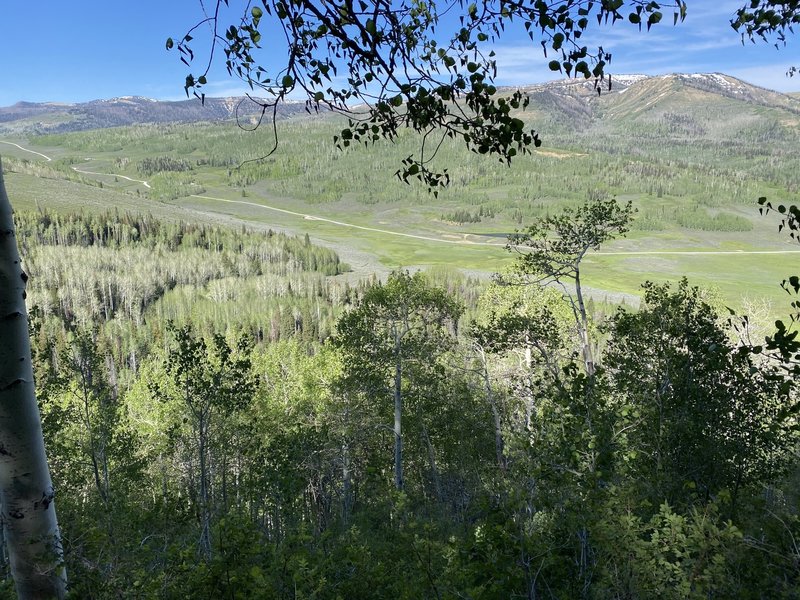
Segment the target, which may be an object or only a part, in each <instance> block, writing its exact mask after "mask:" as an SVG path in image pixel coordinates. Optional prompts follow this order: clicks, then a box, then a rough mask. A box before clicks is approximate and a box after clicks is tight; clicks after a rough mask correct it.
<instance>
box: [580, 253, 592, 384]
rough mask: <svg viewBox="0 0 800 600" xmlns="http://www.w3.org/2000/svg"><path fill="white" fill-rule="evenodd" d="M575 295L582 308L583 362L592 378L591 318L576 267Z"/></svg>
mask: <svg viewBox="0 0 800 600" xmlns="http://www.w3.org/2000/svg"><path fill="white" fill-rule="evenodd" d="M575 295H576V296H577V297H578V309H579V310H580V315H581V322H580V323H579V325H578V326H579V327H580V330H581V345H582V346H583V362H584V365H585V366H586V374H587V375H588V376H589V377H590V378H591V377H594V371H595V369H594V358H593V357H592V344H591V340H590V339H589V318H588V316H587V315H586V305H585V304H584V302H583V290H582V289H581V275H580V271H578V269H577V268H576V269H575Z"/></svg>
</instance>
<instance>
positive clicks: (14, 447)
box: [0, 165, 66, 600]
mask: <svg viewBox="0 0 800 600" xmlns="http://www.w3.org/2000/svg"><path fill="white" fill-rule="evenodd" d="M27 279H28V277H27V275H25V273H24V272H23V271H22V266H21V264H20V257H19V252H18V250H17V243H16V235H15V233H14V220H13V217H12V210H11V204H10V202H9V200H8V195H7V194H6V190H5V184H4V182H3V176H2V165H0V504H2V506H3V517H4V519H5V534H6V543H7V544H8V554H9V562H10V565H11V574H12V576H13V577H14V583H15V585H16V588H17V594H18V596H19V598H20V599H22V600H28V599H31V598H63V597H64V595H65V591H66V575H65V572H64V568H63V564H62V562H63V553H62V548H61V537H60V535H59V531H58V522H57V521H56V510H55V505H54V503H53V496H54V491H53V484H52V482H51V480H50V471H49V469H48V467H47V459H46V457H45V451H44V439H43V438H42V424H41V420H40V417H39V407H38V406H37V404H36V394H35V390H34V383H33V366H32V364H31V346H30V339H29V337H28V316H27V310H26V307H25V282H26V281H27Z"/></svg>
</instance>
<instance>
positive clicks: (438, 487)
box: [422, 425, 443, 504]
mask: <svg viewBox="0 0 800 600" xmlns="http://www.w3.org/2000/svg"><path fill="white" fill-rule="evenodd" d="M422 441H423V442H425V448H426V449H427V450H428V468H430V470H431V479H433V489H434V491H435V492H436V500H437V502H439V503H440V504H441V502H442V498H443V494H442V478H441V477H439V467H437V466H436V451H435V450H434V449H433V444H432V443H431V437H430V436H429V435H428V428H427V427H426V426H425V425H423V426H422Z"/></svg>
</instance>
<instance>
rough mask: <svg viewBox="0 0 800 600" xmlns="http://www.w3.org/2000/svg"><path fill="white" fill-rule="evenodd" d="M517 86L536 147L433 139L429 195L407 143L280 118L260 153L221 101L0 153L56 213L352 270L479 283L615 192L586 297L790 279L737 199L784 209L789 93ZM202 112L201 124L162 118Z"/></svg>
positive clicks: (760, 222) (159, 110)
mask: <svg viewBox="0 0 800 600" xmlns="http://www.w3.org/2000/svg"><path fill="white" fill-rule="evenodd" d="M525 91H526V92H527V93H528V94H529V95H530V97H531V105H530V107H529V108H528V110H527V111H526V112H525V113H524V114H523V115H524V118H525V119H526V120H527V121H528V122H529V123H530V125H531V126H532V127H535V128H536V129H537V131H539V133H540V135H541V136H542V139H543V141H544V144H543V146H542V147H541V148H538V149H536V150H535V151H534V152H533V153H532V154H531V155H529V156H520V157H517V158H516V159H515V160H514V163H513V164H512V167H511V168H508V167H507V166H505V165H503V164H500V163H496V162H492V161H487V160H486V159H485V157H481V156H478V155H475V154H471V153H469V152H467V151H466V150H465V149H464V148H463V146H462V145H461V144H459V143H457V142H455V141H450V140H447V141H445V142H444V144H443V145H442V146H441V148H440V150H439V154H438V156H437V159H436V162H435V163H434V165H435V167H436V168H442V169H448V172H449V174H450V176H451V185H450V186H449V187H448V188H447V189H444V190H442V191H441V192H440V194H439V196H438V197H437V198H433V197H431V196H430V195H429V194H427V193H426V192H425V190H424V189H423V188H422V187H420V186H416V185H412V186H407V185H403V184H401V183H399V182H398V181H397V179H396V177H395V176H394V173H395V171H396V170H397V168H398V166H399V165H400V163H401V161H402V159H403V158H404V157H407V156H408V155H409V154H411V153H413V152H417V151H418V150H419V144H420V139H419V138H418V137H415V136H414V135H413V134H411V133H410V132H407V131H404V132H402V134H401V135H400V136H399V137H398V139H397V141H396V143H395V144H389V143H385V142H380V143H378V144H376V145H375V146H372V147H370V148H369V149H363V148H354V147H351V148H348V149H346V150H344V151H340V150H337V149H335V148H334V147H333V145H332V143H331V140H332V139H333V137H334V136H335V135H337V134H338V133H339V132H340V130H341V125H340V124H339V122H338V121H337V120H336V119H332V118H328V117H326V118H319V117H313V116H312V117H306V116H302V117H301V116H298V117H297V118H291V119H283V120H282V121H281V123H280V124H279V127H278V135H279V140H280V147H279V149H278V151H277V152H276V153H275V154H273V155H271V156H270V157H269V158H267V159H260V157H262V156H263V155H264V153H265V149H268V148H270V147H271V146H272V144H273V143H274V138H273V137H272V130H271V128H261V129H259V130H258V131H255V132H247V131H243V130H241V129H239V128H237V127H235V126H233V125H232V123H230V122H226V121H224V118H225V115H226V114H227V115H229V114H230V107H231V106H233V105H234V104H235V102H234V100H231V99H229V100H227V103H226V101H223V100H218V101H217V100H213V101H208V100H207V104H208V106H207V107H206V108H203V107H201V105H200V104H199V102H194V103H192V102H180V103H168V102H155V101H150V100H144V99H126V100H125V99H124V101H123V100H115V101H109V102H107V103H105V104H104V103H100V102H96V103H89V104H87V105H81V106H80V109H79V108H75V107H73V109H71V110H74V113H70V114H73V115H74V114H77V113H78V112H79V110H80V111H83V113H82V114H88V113H87V111H90V110H93V111H95V112H94V113H92V114H94V116H93V117H92V118H93V119H95V120H96V121H100V120H101V116H102V115H101V113H100V112H97V111H99V110H100V108H104V110H106V113H102V114H106V115H109V114H112V115H119V114H124V113H125V110H124V107H125V106H128V105H130V106H134V107H138V108H137V109H136V110H135V111H132V112H131V115H128V117H127V118H129V119H133V118H141V119H143V118H145V117H143V116H142V115H144V114H147V115H148V116H147V118H148V119H151V121H148V122H147V123H142V124H137V125H132V126H127V127H116V128H109V129H93V130H87V131H80V132H71V133H60V134H48V135H39V136H35V135H28V136H23V135H15V136H11V135H8V134H0V138H5V140H2V139H0V142H3V141H5V143H4V144H3V145H2V146H0V148H2V151H3V153H4V157H5V158H6V159H7V160H5V161H4V168H5V169H6V170H7V171H11V175H12V176H11V177H9V178H8V183H9V186H10V187H12V188H14V187H15V188H16V189H15V190H14V194H15V198H16V199H17V201H22V202H24V203H26V204H28V205H29V206H36V205H38V204H39V203H40V202H41V196H42V194H45V193H46V194H47V195H48V196H50V197H56V196H59V194H53V193H52V190H51V188H53V187H54V186H56V181H54V180H58V179H68V180H70V186H62V188H59V189H64V190H68V192H69V193H66V194H63V198H62V197H59V198H58V203H59V206H61V207H63V208H64V209H66V208H68V207H69V206H81V207H84V208H85V207H86V206H87V202H86V200H85V198H84V196H87V195H88V196H91V197H92V198H94V197H104V194H106V193H109V192H108V190H114V191H116V192H127V194H118V193H117V194H116V195H109V197H108V203H109V205H114V206H116V205H117V201H118V200H119V198H120V197H127V198H130V201H129V203H125V204H133V205H136V204H138V203H140V204H141V206H145V204H147V206H148V207H150V206H153V205H156V206H160V207H170V208H171V209H178V210H181V211H185V214H186V215H187V218H196V219H198V220H201V221H203V222H205V221H207V220H208V219H212V220H213V221H214V222H222V221H225V222H234V223H242V222H246V223H255V224H260V225H264V226H268V227H274V228H279V229H281V230H284V231H288V232H294V233H300V234H304V233H306V232H307V233H309V234H310V235H311V236H313V239H314V240H316V241H318V242H319V243H322V244H324V245H327V246H328V247H331V248H334V249H335V250H336V251H337V252H339V253H340V254H342V255H343V257H344V260H346V261H347V262H349V263H350V264H352V265H354V268H355V270H356V272H357V273H362V274H364V275H367V274H369V273H373V272H375V271H376V270H377V271H384V270H385V269H391V268H394V267H397V266H421V267H429V266H431V265H447V266H448V267H457V268H461V269H464V270H466V271H468V272H470V273H472V272H480V273H484V274H489V273H492V272H496V271H498V270H500V269H502V268H503V266H504V265H505V264H507V263H508V261H509V258H510V257H509V255H508V254H507V253H505V252H504V251H503V246H504V242H505V239H506V236H507V235H508V233H510V232H513V231H514V230H515V229H518V228H519V227H521V226H525V224H526V223H529V222H531V220H532V219H535V218H537V217H540V216H543V215H546V214H549V212H550V211H552V210H553V209H555V208H557V207H560V206H565V205H566V206H570V205H571V206H575V205H576V204H578V203H582V202H584V201H585V200H587V199H592V198H606V197H611V196H616V197H617V198H618V199H620V200H622V201H627V200H631V201H632V202H633V203H634V205H635V206H636V208H637V209H638V214H637V218H636V220H635V221H634V223H633V227H632V229H633V230H632V232H631V233H630V234H629V236H628V238H627V239H626V240H619V241H617V242H615V243H614V244H610V245H608V247H607V248H603V251H604V253H602V254H598V255H593V256H592V257H591V258H590V260H589V262H588V265H587V268H588V277H589V281H590V285H592V286H593V287H595V288H597V289H598V290H602V291H601V292H599V293H598V296H599V297H600V298H605V297H608V298H617V299H619V298H620V296H619V294H620V293H624V294H636V293H637V292H638V291H639V289H640V287H639V286H640V284H641V282H642V281H644V280H645V279H649V278H654V279H658V280H661V279H674V278H676V277H680V276H682V275H688V276H690V277H691V279H692V281H694V282H696V283H698V284H702V285H708V286H713V287H716V288H717V289H719V290H720V293H721V295H722V296H723V297H724V298H726V299H727V300H729V301H730V302H732V303H733V304H739V303H740V301H741V300H742V298H743V297H750V296H759V297H771V298H773V299H774V300H775V302H776V303H779V304H782V303H783V302H784V301H785V298H784V293H783V292H782V290H780V288H779V287H778V286H777V282H779V281H780V280H781V279H782V278H784V277H785V276H786V273H788V272H790V269H791V268H792V264H793V262H794V261H795V255H793V254H790V253H788V251H791V250H793V249H794V248H793V247H790V246H789V245H788V243H787V242H786V241H785V239H784V238H782V237H781V236H778V235H777V234H776V233H775V224H774V222H773V221H771V220H769V219H765V218H763V217H760V216H759V215H758V211H757V209H756V207H755V205H754V203H755V200H756V199H757V198H758V197H760V196H768V197H769V198H770V199H771V200H775V201H791V199H792V198H794V197H796V194H797V192H798V189H799V188H798V180H797V174H796V167H795V161H796V156H797V150H798V147H800V99H798V98H794V97H792V96H789V95H784V94H778V93H777V92H772V91H770V90H765V89H763V88H759V87H757V86H752V85H749V84H747V83H745V82H742V81H741V80H738V79H735V78H732V77H729V76H726V75H720V74H707V75H699V74H695V75H668V76H663V77H645V76H641V75H639V76H635V75H634V76H627V77H617V78H615V79H613V81H612V86H611V89H610V90H609V89H605V90H603V91H602V93H601V94H600V95H598V94H597V92H596V90H595V89H594V87H593V85H592V83H591V82H586V81H575V80H566V81H556V82H551V83H548V84H542V85H535V86H527V87H526V88H525ZM126 103H128V104H126ZM107 105H108V106H107ZM214 107H216V109H215V110H218V111H219V113H218V114H219V115H220V120H218V121H205V122H195V123H191V124H186V123H181V122H180V121H179V117H181V116H183V117H186V118H189V117H191V118H196V117H197V116H198V114H200V112H199V111H200V110H201V109H202V110H206V109H207V110H209V111H211V110H212V109H213V108H214ZM292 108H297V106H295V105H293V107H292ZM4 110H6V113H5V114H7V115H11V114H12V113H14V114H15V115H16V117H20V118H16V117H15V119H14V120H11V121H6V122H5V123H4V125H6V126H8V127H14V128H16V130H17V131H19V130H21V129H22V127H23V126H31V124H32V123H34V122H35V123H37V125H36V127H38V128H41V127H44V125H42V123H45V121H48V120H49V122H50V123H53V124H55V125H54V129H56V130H57V129H58V127H63V123H62V125H58V124H57V123H58V119H59V118H60V119H62V121H63V119H66V118H67V117H68V116H69V115H68V114H67V113H66V112H64V111H65V110H66V109H65V108H64V106H63V105H47V106H42V105H32V106H31V105H17V106H16V107H15V108H14V110H13V111H12V110H10V109H4ZM48 110H49V111H50V112H47V111H48ZM36 111H38V112H36ZM58 111H61V112H58ZM137 111H138V112H137ZM284 114H286V113H284ZM65 115H66V116H65ZM136 115H139V116H136ZM22 117H24V118H22ZM9 118H11V117H9ZM155 119H173V120H172V121H169V123H164V122H162V121H155V122H154V121H153V120H155ZM21 124H22V125H21ZM73 125H74V123H73ZM6 140H7V141H6ZM14 144H19V145H20V146H22V148H28V149H29V150H30V151H33V152H34V154H31V153H30V151H25V150H23V149H20V148H19V147H18V146H15V145H14ZM43 157H48V158H52V159H53V160H52V162H44V158H43ZM44 182H48V185H47V186H44V187H46V188H47V190H44V189H42V188H43V186H42V183H44ZM144 182H146V183H147V185H146V186H145V185H144ZM87 184H91V185H93V186H102V187H103V189H102V190H98V189H97V187H91V188H89V187H87ZM82 189H85V190H86V193H85V194H84V193H83V192H81V190H82ZM144 197H147V198H148V201H147V202H146V203H145V202H144ZM140 198H141V199H142V200H140ZM98 202H99V204H98V205H102V204H103V201H102V199H100V200H99V201H98ZM47 206H51V207H52V208H56V207H55V206H52V205H51V203H48V204H47ZM57 209H58V210H61V208H57ZM147 210H150V208H148V209H147ZM161 210H163V209H161V208H159V209H158V211H159V212H160V211H161ZM189 215H194V217H189ZM763 252H770V253H773V254H772V255H771V256H770V257H769V258H765V257H764V256H763V255H762V254H761V253H763ZM358 265H363V269H359V268H358Z"/></svg>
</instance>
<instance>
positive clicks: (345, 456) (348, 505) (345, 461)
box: [342, 442, 353, 526]
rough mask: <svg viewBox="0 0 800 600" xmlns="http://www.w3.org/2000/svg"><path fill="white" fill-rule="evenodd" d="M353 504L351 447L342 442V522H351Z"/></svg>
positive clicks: (345, 523)
mask: <svg viewBox="0 0 800 600" xmlns="http://www.w3.org/2000/svg"><path fill="white" fill-rule="evenodd" d="M352 506H353V482H352V480H351V475H350V447H349V446H348V444H347V443H346V442H345V443H343V444H342V523H344V525H345V526H346V525H347V524H348V523H349V522H350V510H351V509H352Z"/></svg>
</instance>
